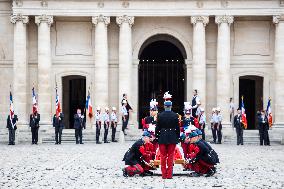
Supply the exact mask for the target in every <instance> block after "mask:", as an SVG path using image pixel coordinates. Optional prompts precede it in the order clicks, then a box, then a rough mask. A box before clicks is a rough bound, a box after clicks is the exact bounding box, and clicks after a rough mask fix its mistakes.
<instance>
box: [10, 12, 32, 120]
mask: <svg viewBox="0 0 284 189" xmlns="http://www.w3.org/2000/svg"><path fill="white" fill-rule="evenodd" d="M11 22H12V23H13V24H14V64H13V72H14V73H13V78H14V79H13V88H14V91H13V92H14V93H13V100H14V108H15V114H17V115H18V117H19V122H18V124H19V125H23V124H28V112H27V86H28V85H27V83H28V82H27V71H28V70H27V68H28V66H27V29H26V24H27V23H28V22H29V17H28V16H23V15H12V16H11ZM7 82H9V81H7ZM8 84H9V83H8ZM11 84H12V83H11Z"/></svg>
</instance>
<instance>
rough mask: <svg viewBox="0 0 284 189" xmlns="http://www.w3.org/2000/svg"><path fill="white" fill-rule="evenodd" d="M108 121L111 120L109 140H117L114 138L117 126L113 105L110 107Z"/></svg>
mask: <svg viewBox="0 0 284 189" xmlns="http://www.w3.org/2000/svg"><path fill="white" fill-rule="evenodd" d="M110 121H111V141H112V142H117V140H115V133H116V127H117V115H116V108H115V107H113V108H112V112H111V114H110Z"/></svg>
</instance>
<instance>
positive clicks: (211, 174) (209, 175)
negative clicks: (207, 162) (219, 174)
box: [205, 169, 215, 177]
mask: <svg viewBox="0 0 284 189" xmlns="http://www.w3.org/2000/svg"><path fill="white" fill-rule="evenodd" d="M214 174H215V172H214V171H213V170H212V169H210V170H209V171H208V172H207V174H206V175H205V177H211V176H213V175H214Z"/></svg>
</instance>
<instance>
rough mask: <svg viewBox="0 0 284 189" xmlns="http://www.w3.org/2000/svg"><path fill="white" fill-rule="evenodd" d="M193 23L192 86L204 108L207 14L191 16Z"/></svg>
mask: <svg viewBox="0 0 284 189" xmlns="http://www.w3.org/2000/svg"><path fill="white" fill-rule="evenodd" d="M191 23H192V24H193V44H192V49H193V50H192V51H193V62H192V88H193V90H194V89H197V90H198V93H199V97H200V99H201V106H202V107H203V108H204V109H206V41H205V26H206V25H207V24H208V23H209V17H208V16H192V17H191Z"/></svg>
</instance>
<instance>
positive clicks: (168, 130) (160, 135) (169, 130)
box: [155, 111, 180, 144]
mask: <svg viewBox="0 0 284 189" xmlns="http://www.w3.org/2000/svg"><path fill="white" fill-rule="evenodd" d="M155 135H156V138H157V139H158V143H159V144H177V143H178V142H179V137H180V128H179V120H178V115H177V114H176V113H174V112H172V111H164V112H162V113H160V114H159V115H158V118H157V125H156V131H155Z"/></svg>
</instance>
